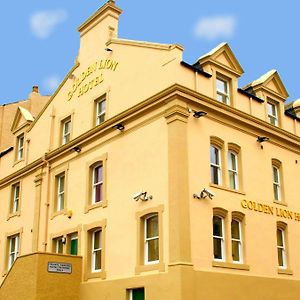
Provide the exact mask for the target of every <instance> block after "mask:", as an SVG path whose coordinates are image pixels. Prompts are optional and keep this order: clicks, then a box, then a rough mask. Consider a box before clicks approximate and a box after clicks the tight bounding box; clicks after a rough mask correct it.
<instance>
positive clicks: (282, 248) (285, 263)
mask: <svg viewBox="0 0 300 300" xmlns="http://www.w3.org/2000/svg"><path fill="white" fill-rule="evenodd" d="M277 230H279V231H280V233H281V238H282V246H280V245H278V239H277V252H278V250H280V251H281V253H282V266H281V265H279V261H278V268H280V269H286V268H287V260H286V246H285V230H282V229H280V228H277ZM276 234H277V231H276ZM276 238H277V235H276ZM277 255H278V254H277Z"/></svg>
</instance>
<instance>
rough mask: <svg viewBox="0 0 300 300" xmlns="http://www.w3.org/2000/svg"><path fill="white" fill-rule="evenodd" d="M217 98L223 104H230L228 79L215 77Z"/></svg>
mask: <svg viewBox="0 0 300 300" xmlns="http://www.w3.org/2000/svg"><path fill="white" fill-rule="evenodd" d="M216 83H217V84H216V86H217V100H218V101H219V102H222V103H224V104H230V90H229V81H228V80H225V79H223V78H219V77H217V82H216Z"/></svg>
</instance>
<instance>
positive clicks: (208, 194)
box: [200, 188, 215, 199]
mask: <svg viewBox="0 0 300 300" xmlns="http://www.w3.org/2000/svg"><path fill="white" fill-rule="evenodd" d="M214 195H215V193H213V192H212V191H210V190H208V189H207V188H204V189H203V190H202V191H201V193H200V197H201V198H206V197H208V198H209V199H212V198H213V197H214Z"/></svg>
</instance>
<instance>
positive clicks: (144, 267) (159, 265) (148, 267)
mask: <svg viewBox="0 0 300 300" xmlns="http://www.w3.org/2000/svg"><path fill="white" fill-rule="evenodd" d="M155 270H157V271H159V272H164V271H165V264H164V263H163V262H159V263H157V264H151V265H139V266H136V267H135V274H136V275H139V274H140V273H142V272H148V271H155Z"/></svg>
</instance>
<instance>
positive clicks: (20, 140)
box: [17, 133, 24, 160]
mask: <svg viewBox="0 0 300 300" xmlns="http://www.w3.org/2000/svg"><path fill="white" fill-rule="evenodd" d="M17 145H18V149H17V151H18V152H17V153H18V155H17V159H18V160H21V159H23V157H24V133H22V134H20V135H19V136H18V137H17Z"/></svg>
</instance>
